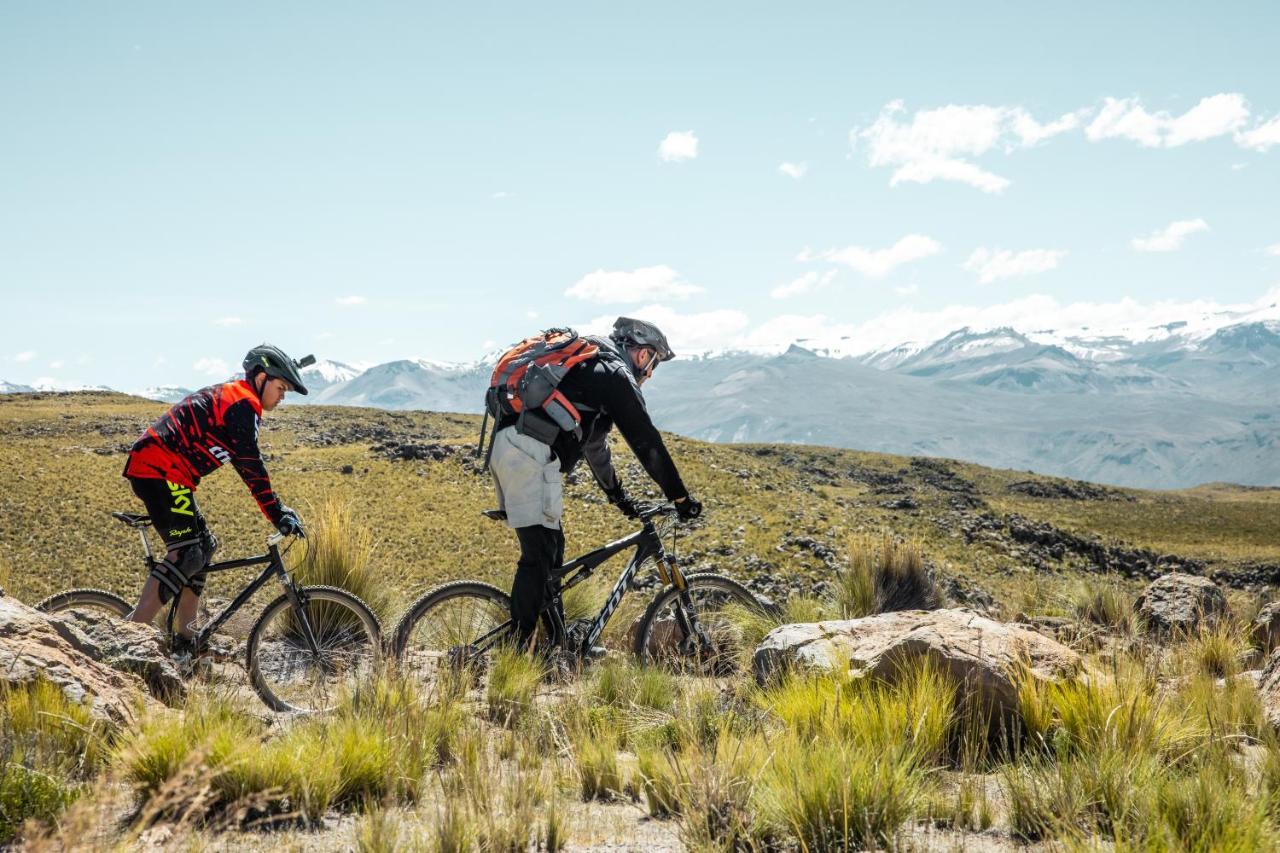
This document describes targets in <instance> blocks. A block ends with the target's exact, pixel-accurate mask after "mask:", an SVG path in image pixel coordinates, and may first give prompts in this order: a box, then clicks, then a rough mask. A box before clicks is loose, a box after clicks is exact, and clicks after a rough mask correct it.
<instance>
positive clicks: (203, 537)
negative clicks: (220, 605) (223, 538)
mask: <svg viewBox="0 0 1280 853" xmlns="http://www.w3.org/2000/svg"><path fill="white" fill-rule="evenodd" d="M191 507H192V509H193V510H194V511H195V518H196V525H197V528H198V529H199V532H200V543H199V544H200V548H199V550H200V557H199V559H200V561H201V562H200V568H199V570H197V571H196V572H195V573H194V574H191V575H189V576H188V578H187V583H186V586H184V587H183V588H182V597H181V598H179V599H178V625H177V630H178V633H179V634H181V635H182V636H184V637H187V638H190V637H191V636H192V635H193V634H194V633H195V631H194V627H193V626H194V625H195V623H196V616H197V614H198V612H199V609H200V596H201V595H202V594H203V593H204V580H205V574H204V569H205V566H208V565H209V561H210V560H211V559H212V558H213V552H214V551H215V550H216V549H217V547H218V540H217V538H216V537H215V536H214V535H213V534H212V533H211V532H210V531H209V525H208V523H207V522H206V521H205V518H204V514H203V513H202V512H200V507H199V506H197V505H196V502H195V495H194V494H193V495H192V496H191Z"/></svg>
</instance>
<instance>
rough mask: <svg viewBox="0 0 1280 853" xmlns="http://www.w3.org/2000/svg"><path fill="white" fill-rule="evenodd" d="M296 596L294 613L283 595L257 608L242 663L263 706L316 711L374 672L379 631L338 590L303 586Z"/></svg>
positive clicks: (360, 605) (358, 604)
mask: <svg viewBox="0 0 1280 853" xmlns="http://www.w3.org/2000/svg"><path fill="white" fill-rule="evenodd" d="M298 594H299V596H300V600H301V602H302V607H301V610H300V611H299V610H296V609H295V608H294V606H293V603H292V601H291V600H290V597H289V596H288V595H287V594H286V595H281V596H280V597H279V598H277V599H276V600H275V601H273V602H271V603H270V604H268V605H267V607H266V609H265V610H263V611H262V615H261V616H260V617H258V621H257V623H256V624H255V625H254V626H253V628H252V630H250V631H249V642H248V645H247V648H246V652H245V654H246V666H247V668H248V670H249V680H250V681H251V682H252V683H253V689H254V690H256V691H257V692H258V696H259V697H261V698H262V701H263V702H265V703H266V705H267V707H268V708H271V709H272V710H273V711H284V712H293V713H308V714H315V713H322V712H325V711H330V710H332V709H333V708H334V707H335V706H336V705H337V703H338V701H339V700H340V699H341V698H342V697H343V696H344V695H349V694H350V693H351V692H352V691H353V690H354V689H355V688H356V687H357V686H358V685H359V684H360V683H361V682H363V681H365V680H367V679H369V678H372V677H373V676H374V675H375V674H376V671H377V669H378V665H379V662H380V661H381V659H382V631H381V629H380V628H379V626H378V619H377V617H376V616H374V615H373V612H372V611H371V610H370V609H369V607H368V605H366V604H365V603H364V602H363V601H361V600H360V599H359V598H356V597H355V596H354V595H352V594H351V593H349V592H347V591H346V590H344V589H338V588H337V587H332V586H308V587H303V588H301V589H299V590H298ZM301 617H305V622H306V626H304V624H303V619H302V618H301ZM307 627H309V628H310V635H311V637H313V638H314V640H315V647H314V648H312V644H311V642H310V638H308V636H307V634H308V632H307V630H306V628H307Z"/></svg>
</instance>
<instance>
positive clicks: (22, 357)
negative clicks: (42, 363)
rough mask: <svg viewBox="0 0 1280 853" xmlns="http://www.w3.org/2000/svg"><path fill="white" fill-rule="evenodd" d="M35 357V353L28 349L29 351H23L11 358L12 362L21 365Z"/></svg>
mask: <svg viewBox="0 0 1280 853" xmlns="http://www.w3.org/2000/svg"><path fill="white" fill-rule="evenodd" d="M35 357H36V351H35V350H33V349H29V350H23V351H22V352H20V353H18V354H17V355H15V356H14V357H13V360H14V361H16V362H18V363H19V364H21V363H24V362H28V361H30V360H31V359H33V358H35Z"/></svg>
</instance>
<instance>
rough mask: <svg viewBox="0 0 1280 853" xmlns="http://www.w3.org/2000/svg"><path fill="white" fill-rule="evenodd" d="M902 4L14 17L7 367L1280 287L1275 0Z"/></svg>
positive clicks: (786, 330) (5, 175) (432, 344)
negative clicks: (631, 319) (646, 321)
mask: <svg viewBox="0 0 1280 853" xmlns="http://www.w3.org/2000/svg"><path fill="white" fill-rule="evenodd" d="M897 5H900V6H902V8H892V7H891V6H890V4H876V5H865V4H851V3H840V4H788V5H787V6H785V7H784V6H781V5H779V4H764V3H752V4H741V3H738V4H713V3H704V4H688V3H681V4H664V3H646V4H631V5H628V6H625V7H624V6H623V5H622V4H572V5H571V4H555V3H548V4H536V5H535V4H514V3H513V4H503V5H499V4H484V3H469V4H452V5H445V4H431V5H428V4H414V3H403V4H399V3H374V2H365V3H359V4H355V3H351V4H336V3H305V4H304V3H298V4H285V3H273V4H250V3H219V4H172V3H116V4H89V3H84V4H76V3H52V2H30V3H25V2H11V3H6V4H4V5H3V7H0V115H2V116H3V125H0V127H2V129H0V187H2V188H3V189H0V293H2V294H3V296H2V297H0V298H2V300H3V302H2V303H0V304H3V306H4V312H5V314H6V315H7V322H6V323H5V333H4V335H3V344H0V378H3V379H7V380H10V381H17V382H32V381H35V380H37V379H42V378H47V379H53V380H57V381H62V382H100V383H105V384H109V385H112V386H113V387H120V388H140V387H143V386H145V385H151V384H161V383H174V384H184V385H188V386H194V385H198V384H202V383H204V382H207V381H211V380H212V379H216V378H221V374H222V373H224V371H225V368H226V367H227V366H234V365H235V364H236V363H237V362H238V360H239V358H240V356H241V354H242V353H243V352H244V350H245V349H246V348H247V347H248V346H250V345H252V344H254V343H257V342H259V341H261V340H264V339H266V340H270V341H272V342H275V343H278V344H279V345H281V346H283V347H285V348H286V349H287V350H289V351H291V352H294V353H296V354H302V353H304V352H309V351H314V352H316V353H317V354H319V355H321V356H323V357H330V358H334V359H338V360H344V361H353V362H354V361H369V362H373V361H384V360H388V359H391V358H396V357H405V356H425V357H432V358H437V359H442V360H465V359H472V358H476V357H478V356H480V355H481V354H482V353H484V352H485V351H486V350H489V349H492V347H493V346H494V345H495V344H500V343H505V342H508V341H510V340H513V339H516V338H519V337H522V336H523V335H525V334H527V333H529V332H531V331H532V330H534V329H535V328H537V327H540V326H542V325H552V324H563V323H574V324H580V325H590V324H591V323H592V321H595V320H598V319H599V318H605V317H609V316H612V315H615V314H618V313H644V314H648V315H650V316H653V317H655V318H658V319H663V320H665V321H666V322H667V323H668V324H669V325H670V327H671V331H672V337H673V338H674V339H675V340H674V342H675V344H676V346H677V348H678V349H684V350H690V349H692V350H697V349H703V348H708V347H715V346H734V345H745V344H752V345H762V344H772V343H777V342H778V341H780V340H781V339H782V338H786V337H788V336H802V337H803V336H806V335H824V334H833V333H843V334H848V335H851V336H852V339H854V343H853V344H852V345H853V346H855V348H856V346H858V345H865V346H871V345H872V344H874V343H876V342H885V341H887V340H889V339H891V338H893V337H894V336H899V337H901V336H907V335H912V334H918V335H923V334H928V333H932V332H933V331H935V330H938V329H944V327H946V326H947V325H949V324H953V323H954V324H955V325H959V324H960V323H961V321H965V322H968V321H973V322H995V321H996V320H1002V321H1003V320H1008V321H1010V322H1015V321H1016V322H1019V323H1024V324H1025V323H1033V322H1048V321H1051V320H1052V319H1053V318H1055V317H1058V316H1071V317H1073V318H1076V319H1077V320H1078V319H1079V318H1081V317H1088V316H1090V315H1091V314H1093V315H1097V317H1098V321H1099V322H1104V321H1106V320H1107V319H1109V317H1110V315H1111V314H1112V313H1114V312H1117V311H1119V312H1121V313H1124V312H1127V313H1128V314H1129V315H1131V316H1130V317H1129V319H1133V316H1132V315H1135V314H1137V315H1141V314H1142V312H1143V311H1147V310H1150V311H1151V316H1153V317H1154V316H1156V315H1157V314H1159V313H1160V312H1158V311H1156V310H1155V308H1154V306H1155V305H1156V304H1157V303H1173V304H1175V305H1176V304H1180V303H1192V302H1199V303H1204V302H1210V303H1222V304H1246V303H1253V302H1255V301H1257V300H1259V299H1262V298H1263V297H1264V294H1267V293H1268V292H1269V291H1270V290H1271V289H1272V288H1273V287H1275V286H1276V284H1277V283H1278V282H1280V216H1277V212H1278V211H1280V206H1278V205H1277V202H1276V199H1277V197H1278V193H1277V190H1280V185H1278V184H1280V181H1278V177H1280V170H1278V167H1277V160H1278V159H1280V122H1276V119H1277V116H1280V60H1278V59H1277V58H1276V57H1277V55H1276V52H1275V49H1274V40H1273V35H1274V33H1275V32H1276V30H1277V24H1280V21H1278V20H1277V18H1278V17H1280V12H1277V11H1276V8H1277V7H1275V6H1274V5H1271V4H1264V3H1253V4H1212V5H1210V4H1197V5H1191V4H1179V3H1168V2H1162V3H1133V4H1114V3H1108V4H1101V3H1098V4H1089V3H1082V4H1074V5H1072V6H1071V7H1070V8H1069V9H1068V8H1067V7H1049V6H1048V5H1047V4H1025V3H1020V4H1014V3H998V4H982V5H972V4H969V5H965V4H956V3H936V4H928V3H925V4H911V5H910V7H909V8H908V7H907V6H906V4H897ZM1109 99H1110V100H1109ZM948 107H951V108H952V109H946V108H948ZM664 143H665V144H664ZM664 153H665V156H664ZM783 164H789V165H788V166H787V167H786V169H785V170H784V169H783ZM1135 241H1137V242H1135ZM1033 297H1036V298H1033ZM1124 298H1128V299H1129V300H1131V301H1129V302H1127V303H1122V304H1121V306H1120V307H1117V303H1118V302H1119V301H1120V300H1122V299H1124ZM1162 310H1163V311H1164V312H1165V313H1167V312H1168V311H1169V310H1170V309H1169V305H1168V304H1166V305H1164V307H1163V309H1162ZM882 339H883V340H882Z"/></svg>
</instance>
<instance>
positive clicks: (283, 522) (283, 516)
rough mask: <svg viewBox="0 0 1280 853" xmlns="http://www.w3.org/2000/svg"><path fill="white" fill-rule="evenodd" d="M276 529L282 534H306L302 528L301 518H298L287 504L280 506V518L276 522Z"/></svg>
mask: <svg viewBox="0 0 1280 853" xmlns="http://www.w3.org/2000/svg"><path fill="white" fill-rule="evenodd" d="M276 530H278V531H279V532H280V534H281V535H282V536H306V535H307V534H306V532H305V531H304V530H303V529H302V519H300V518H298V514H297V513H296V512H294V511H293V510H291V509H290V508H289V507H287V506H282V507H281V508H280V520H279V521H277V522H276Z"/></svg>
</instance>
